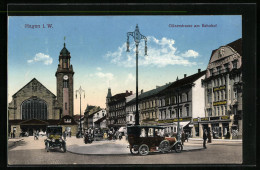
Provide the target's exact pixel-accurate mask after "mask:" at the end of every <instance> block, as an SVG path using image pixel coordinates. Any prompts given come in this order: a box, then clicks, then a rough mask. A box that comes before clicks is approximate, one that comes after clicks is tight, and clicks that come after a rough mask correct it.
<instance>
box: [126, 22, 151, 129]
mask: <svg viewBox="0 0 260 170" xmlns="http://www.w3.org/2000/svg"><path fill="white" fill-rule="evenodd" d="M130 35H131V36H132V37H133V38H134V41H135V46H136V113H135V125H139V113H138V45H139V42H140V41H141V40H142V39H144V40H145V55H146V56H147V38H146V37H145V36H143V35H142V34H141V33H140V32H139V28H138V25H136V27H135V31H134V32H128V33H127V42H126V45H127V50H126V52H129V36H130Z"/></svg>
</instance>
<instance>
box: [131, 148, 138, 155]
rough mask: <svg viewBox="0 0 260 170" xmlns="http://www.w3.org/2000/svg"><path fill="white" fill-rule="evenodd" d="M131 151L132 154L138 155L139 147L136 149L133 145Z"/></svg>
mask: <svg viewBox="0 0 260 170" xmlns="http://www.w3.org/2000/svg"><path fill="white" fill-rule="evenodd" d="M130 152H131V154H132V155H137V154H138V153H139V150H138V148H137V149H135V148H134V147H133V146H131V147H130Z"/></svg>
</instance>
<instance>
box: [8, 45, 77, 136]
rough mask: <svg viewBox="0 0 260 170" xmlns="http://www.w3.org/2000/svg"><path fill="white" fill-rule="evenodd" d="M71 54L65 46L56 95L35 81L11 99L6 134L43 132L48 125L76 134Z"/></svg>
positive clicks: (61, 57) (58, 70) (62, 52)
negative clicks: (60, 127)
mask: <svg viewBox="0 0 260 170" xmlns="http://www.w3.org/2000/svg"><path fill="white" fill-rule="evenodd" d="M70 58H71V56H70V52H69V51H68V50H67V48H66V45H65V43H64V47H63V49H62V50H61V52H60V55H59V64H58V68H57V71H56V74H55V76H56V81H57V82H56V85H57V96H56V95H55V94H53V93H52V92H51V91H50V90H48V89H47V88H46V87H45V86H44V85H43V84H42V83H41V82H39V81H38V80H37V79H36V78H33V79H32V80H31V81H30V82H29V83H27V84H26V85H25V86H24V87H22V88H21V89H20V90H18V91H17V92H16V93H15V94H13V96H12V101H11V102H10V103H9V106H8V120H9V121H8V132H9V133H14V134H15V136H16V137H17V136H19V135H20V133H21V132H28V133H29V135H33V133H34V132H36V131H37V130H38V131H45V130H46V127H47V126H48V125H60V126H62V130H63V131H65V130H66V131H68V132H70V134H71V135H75V134H76V133H77V131H78V125H77V123H76V122H75V120H74V119H73V75H74V71H73V67H72V65H71V64H70Z"/></svg>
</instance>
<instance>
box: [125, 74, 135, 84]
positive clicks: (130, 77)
mask: <svg viewBox="0 0 260 170" xmlns="http://www.w3.org/2000/svg"><path fill="white" fill-rule="evenodd" d="M132 82H135V76H134V75H133V74H132V73H129V74H128V75H127V78H126V80H125V84H126V85H127V84H129V83H132Z"/></svg>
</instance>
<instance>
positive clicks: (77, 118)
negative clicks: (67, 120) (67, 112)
mask: <svg viewBox="0 0 260 170" xmlns="http://www.w3.org/2000/svg"><path fill="white" fill-rule="evenodd" d="M83 117H84V115H81V119H82V118H83ZM73 118H74V119H75V120H79V118H80V115H74V116H73Z"/></svg>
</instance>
